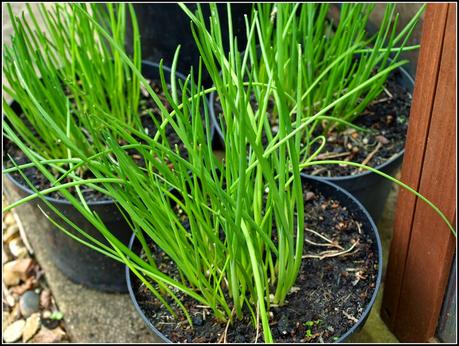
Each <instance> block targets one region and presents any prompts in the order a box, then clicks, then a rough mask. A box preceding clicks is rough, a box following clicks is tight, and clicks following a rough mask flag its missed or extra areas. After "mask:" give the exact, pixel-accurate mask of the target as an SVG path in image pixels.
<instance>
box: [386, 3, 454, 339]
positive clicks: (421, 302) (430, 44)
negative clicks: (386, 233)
mask: <svg viewBox="0 0 459 346" xmlns="http://www.w3.org/2000/svg"><path fill="white" fill-rule="evenodd" d="M422 30H423V33H422V40H421V50H420V54H419V61H418V67H417V73H416V83H415V87H414V95H413V104H412V107H411V113H410V120H409V127H408V135H407V143H406V147H405V155H404V162H403V166H402V176H401V180H402V181H403V182H405V183H407V184H408V185H410V186H411V187H413V188H415V189H416V190H417V191H419V192H420V193H421V194H422V195H424V196H425V197H426V198H428V199H429V200H430V201H432V202H433V203H434V204H435V205H437V206H438V207H439V208H440V210H442V211H443V212H444V213H445V215H446V217H447V218H448V220H449V221H450V222H451V223H452V224H453V225H454V226H455V222H454V220H455V217H456V4H455V3H441V4H440V3H438V4H434V3H432V4H429V5H428V6H427V9H426V13H425V18H424V23H423V29H422ZM454 251H455V238H454V236H453V235H452V234H451V232H450V231H449V229H448V228H447V226H446V225H445V224H444V222H443V221H442V220H441V219H440V217H439V216H438V215H437V214H436V213H435V212H434V211H433V210H432V209H431V208H430V207H429V206H428V205H427V204H426V203H424V202H423V201H421V200H419V199H418V198H416V197H415V196H414V195H413V194H411V193H409V192H408V191H406V190H403V189H402V190H401V191H400V193H399V197H398V201H397V210H396V215H395V222H394V235H393V239H392V243H391V249H390V254H389V262H388V267H387V273H386V278H385V284H384V295H383V302H382V308H381V316H382V318H383V320H384V321H385V322H386V324H387V325H388V326H389V328H390V329H391V330H392V332H393V333H394V334H395V335H396V336H397V338H398V339H399V340H400V341H402V342H428V341H429V340H430V339H431V338H432V337H433V336H434V334H435V330H436V326H437V322H438V317H439V314H440V309H441V305H442V301H443V297H444V293H445V289H446V284H447V281H448V274H449V272H450V268H451V263H452V259H453V255H454Z"/></svg>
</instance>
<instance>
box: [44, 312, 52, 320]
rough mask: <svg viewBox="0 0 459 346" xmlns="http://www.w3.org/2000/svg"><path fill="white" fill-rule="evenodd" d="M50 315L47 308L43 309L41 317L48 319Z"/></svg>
mask: <svg viewBox="0 0 459 346" xmlns="http://www.w3.org/2000/svg"><path fill="white" fill-rule="evenodd" d="M51 315H52V314H51V311H49V310H45V311H43V318H46V319H48V318H50V317H51Z"/></svg>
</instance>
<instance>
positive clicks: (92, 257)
mask: <svg viewBox="0 0 459 346" xmlns="http://www.w3.org/2000/svg"><path fill="white" fill-rule="evenodd" d="M163 70H164V76H165V78H166V80H168V79H170V75H171V70H170V69H169V68H168V67H165V66H163ZM142 74H143V76H144V77H145V78H150V79H159V65H158V64H155V63H151V62H148V61H143V62H142ZM176 76H177V78H181V79H183V80H185V77H184V76H183V75H182V74H181V73H178V72H177V73H176ZM12 107H13V109H14V110H15V111H18V109H20V108H19V105H18V104H17V103H16V102H13V103H12ZM212 135H213V129H212ZM6 177H7V179H8V180H10V181H11V183H12V184H9V185H11V186H12V187H13V188H14V189H15V193H16V194H18V195H19V196H21V197H26V196H28V195H30V194H33V191H32V190H30V189H29V188H28V187H27V186H24V185H22V184H21V183H19V182H18V181H17V180H16V179H14V178H13V177H12V176H11V175H10V174H6ZM45 198H46V199H47V200H48V201H49V202H50V203H52V205H53V206H54V207H56V208H57V209H58V210H59V211H60V212H61V213H63V214H64V215H65V216H66V217H68V218H69V219H70V220H71V221H72V222H74V223H75V224H76V225H78V226H79V227H80V228H82V229H84V230H85V231H86V232H87V233H89V234H90V235H91V236H93V237H94V238H96V239H98V240H99V241H101V242H103V243H105V244H107V245H108V243H107V242H106V241H105V238H104V237H103V236H102V235H101V234H100V232H98V231H97V229H95V228H94V226H92V224H91V223H90V222H88V221H87V220H86V219H85V218H84V217H83V216H82V215H81V214H80V213H79V212H78V211H77V210H76V209H75V208H74V207H73V206H72V205H71V204H70V203H69V202H68V201H67V200H59V199H55V198H51V197H45ZM33 203H34V205H35V204H38V205H39V206H40V207H41V208H42V209H43V210H44V211H45V212H46V213H47V214H48V215H49V216H50V217H51V218H53V219H55V220H60V218H59V217H58V216H57V215H56V214H55V213H54V212H53V211H51V210H50V209H49V208H48V207H47V206H46V204H44V203H43V202H42V201H40V200H39V199H36V200H35V201H34V202H33ZM88 205H89V207H90V208H91V210H94V211H95V212H96V213H97V215H99V216H100V217H101V219H102V220H103V222H104V223H105V225H106V226H107V228H108V229H109V230H110V231H111V232H112V233H113V235H114V236H115V237H117V238H118V239H119V240H120V241H122V242H123V243H124V244H126V245H127V244H128V243H129V240H130V238H131V235H132V231H131V229H130V227H129V226H128V224H127V223H126V221H125V220H124V218H123V216H122V215H121V213H120V212H119V210H118V208H117V206H116V205H115V203H114V202H113V201H112V200H104V201H97V202H88ZM18 211H19V209H18ZM34 212H35V213H36V219H38V220H40V222H39V223H40V224H41V225H40V224H37V225H36V227H37V228H43V229H46V231H45V232H42V233H41V236H42V237H44V238H45V240H46V241H45V243H47V244H48V245H49V247H50V251H49V253H50V254H51V260H52V261H53V263H54V264H55V265H56V266H57V267H58V268H59V269H60V270H61V272H62V273H63V274H64V275H66V276H67V277H68V278H69V279H71V280H72V281H74V282H76V283H79V284H83V285H85V286H88V287H91V288H95V289H98V290H102V291H108V292H127V286H126V280H125V277H124V265H123V264H121V263H120V262H117V261H115V260H113V259H111V258H109V257H106V256H104V255H102V254H100V253H99V252H96V251H95V250H92V249H90V248H88V247H87V246H85V245H82V244H80V243H78V242H77V241H75V240H73V239H72V238H70V237H69V236H67V235H66V234H65V233H63V232H62V231H60V230H59V229H57V228H55V227H54V226H52V225H51V224H50V222H49V221H48V220H47V219H46V217H45V216H44V215H43V214H42V213H41V211H40V210H39V209H38V208H34ZM19 216H20V217H21V214H19ZM24 217H27V216H24ZM64 223H65V222H62V224H64ZM64 226H66V229H68V230H69V231H70V232H72V233H73V234H75V235H77V236H78V235H79V234H78V233H77V232H76V231H74V230H72V228H71V227H70V226H67V225H64ZM34 231H36V230H34Z"/></svg>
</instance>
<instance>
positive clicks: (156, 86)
mask: <svg viewBox="0 0 459 346" xmlns="http://www.w3.org/2000/svg"><path fill="white" fill-rule="evenodd" d="M147 81H148V82H149V83H150V85H151V87H152V89H153V90H154V91H155V93H157V95H158V96H159V98H160V99H161V101H162V102H163V104H164V105H165V107H166V108H167V110H168V111H169V112H170V111H172V109H173V108H172V106H171V105H170V104H169V102H168V101H167V99H166V96H165V95H164V92H163V90H162V86H161V81H160V80H148V79H147ZM169 91H170V86H169ZM178 93H179V95H178V96H179V97H181V95H180V91H179V90H178ZM149 112H151V114H152V115H153V117H154V118H155V119H156V121H157V122H159V123H161V111H160V110H159V108H158V107H157V106H156V104H155V102H154V101H153V99H152V98H151V97H150V96H149V94H148V92H147V91H146V90H145V89H144V87H143V86H142V87H141V98H140V101H139V115H140V119H141V122H142V127H143V128H144V130H145V133H146V134H147V135H149V136H150V137H153V136H154V135H155V134H156V132H157V126H156V124H155V121H153V120H152V118H151V117H150V116H149ZM20 117H21V118H22V119H23V120H24V123H25V124H26V125H27V126H28V127H29V129H31V130H32V131H33V128H32V127H31V126H30V124H28V123H27V121H26V119H25V116H24V114H21V115H20ZM165 134H166V137H167V140H168V141H169V143H170V145H171V147H172V148H174V146H175V144H177V145H178V146H179V150H180V152H181V154H182V155H183V156H186V152H185V149H184V147H183V145H182V142H181V141H180V138H179V137H178V135H177V134H176V133H175V132H174V130H173V128H172V126H171V125H167V126H166V129H165ZM139 142H142V141H141V140H139ZM120 144H121V145H122V144H125V143H121V142H120ZM3 148H4V151H3V163H4V166H5V167H6V168H8V167H12V166H14V165H13V164H12V162H11V160H10V159H9V157H8V155H10V156H11V157H12V158H13V159H14V160H15V162H16V163H17V164H18V165H21V164H24V163H28V162H30V160H29V159H28V158H27V156H26V155H25V154H24V153H23V152H22V150H20V149H19V148H18V147H17V146H16V145H15V144H14V143H13V142H11V141H10V140H8V139H7V138H6V137H3ZM128 153H129V155H130V156H131V157H132V158H133V159H134V160H135V161H136V162H137V163H138V164H139V165H140V166H143V165H144V161H143V158H142V157H140V155H138V154H136V153H137V152H136V151H135V150H131V151H129V152H128ZM23 173H24V174H25V176H26V177H27V179H29V180H30V182H31V183H32V184H33V185H34V186H35V187H36V188H37V189H38V190H44V189H47V188H49V187H51V184H50V182H49V181H48V179H47V178H46V177H45V176H44V175H43V174H42V173H41V172H40V170H39V169H37V168H34V167H32V168H28V169H24V170H23ZM11 175H12V177H13V178H14V179H15V180H16V181H18V182H19V183H20V184H22V185H23V186H26V187H28V186H29V185H28V183H27V182H26V180H25V179H24V178H23V177H22V175H21V174H20V173H18V172H14V173H11ZM92 177H93V175H92V174H91V172H85V173H84V174H83V175H82V178H84V179H86V178H92ZM68 181H70V180H69V179H67V180H65V182H68ZM69 191H70V192H72V194H74V195H75V196H77V194H76V190H75V189H74V188H69ZM81 192H82V194H83V196H84V198H85V200H86V201H87V202H96V201H103V200H108V199H107V196H105V195H104V194H102V193H101V192H98V191H95V190H93V189H90V188H87V187H82V188H81ZM48 196H49V197H52V198H55V199H60V200H63V199H64V197H63V196H62V194H60V193H59V192H58V191H56V192H52V193H50V194H48Z"/></svg>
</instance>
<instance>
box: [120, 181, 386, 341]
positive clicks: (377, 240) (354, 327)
mask: <svg viewBox="0 0 459 346" xmlns="http://www.w3.org/2000/svg"><path fill="white" fill-rule="evenodd" d="M301 178H302V180H303V181H304V180H308V179H309V180H313V181H315V182H316V183H318V184H325V185H327V187H328V188H333V189H335V191H336V193H338V194H341V195H344V196H343V197H347V198H348V199H349V200H350V202H349V203H354V205H355V206H356V209H358V210H360V212H361V213H362V214H361V216H362V218H363V219H367V221H368V224H369V226H370V228H371V231H372V233H373V235H374V239H375V243H376V244H375V245H376V250H377V251H378V273H377V277H376V281H375V289H374V291H373V293H372V296H371V299H370V301H369V302H368V303H367V304H366V306H365V309H364V310H363V311H362V314H361V315H360V317H359V319H358V321H357V322H356V323H355V324H354V325H352V327H351V328H349V329H348V330H347V331H346V332H345V333H344V334H342V335H341V336H339V338H338V339H337V340H336V341H334V342H335V343H341V342H343V341H344V340H346V339H347V338H348V337H349V336H351V335H352V334H354V333H355V332H356V331H357V330H358V329H360V328H361V327H362V326H363V324H364V322H365V321H366V320H367V318H368V316H369V314H370V311H371V309H372V307H373V305H374V303H375V300H376V296H377V295H378V292H379V288H380V287H381V281H382V267H383V257H382V244H381V238H380V236H379V232H378V228H377V227H376V225H375V223H374V221H373V218H372V217H371V216H370V214H369V213H368V211H367V209H366V208H365V207H364V206H363V205H362V203H361V202H360V201H359V200H358V199H357V198H355V197H354V196H353V195H352V194H351V193H349V192H348V191H347V190H345V189H343V188H342V187H340V186H338V185H336V184H335V183H333V182H330V181H326V180H323V179H318V178H317V177H312V176H308V175H306V174H303V173H301ZM135 241H136V236H135V233H133V234H132V237H131V240H130V241H129V245H128V247H129V249H130V250H132V247H133V245H134V242H135ZM126 283H127V287H128V291H129V297H130V298H131V301H132V302H133V303H134V307H135V309H136V310H137V312H138V313H139V315H140V317H141V318H142V320H143V321H144V323H145V324H146V325H147V326H148V327H149V328H150V330H151V331H152V332H154V333H155V334H156V335H157V336H158V337H159V338H160V339H161V340H163V341H164V342H166V343H172V341H171V340H169V339H168V338H167V337H166V336H165V335H164V334H163V333H161V332H160V331H159V330H158V329H156V327H155V326H154V325H153V323H151V321H150V320H149V319H148V318H147V317H146V316H145V313H144V312H143V310H142V309H141V307H140V305H139V303H138V302H137V299H136V296H135V294H134V290H133V287H132V280H131V270H130V269H129V266H127V265H126Z"/></svg>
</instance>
